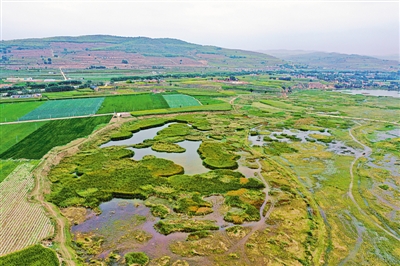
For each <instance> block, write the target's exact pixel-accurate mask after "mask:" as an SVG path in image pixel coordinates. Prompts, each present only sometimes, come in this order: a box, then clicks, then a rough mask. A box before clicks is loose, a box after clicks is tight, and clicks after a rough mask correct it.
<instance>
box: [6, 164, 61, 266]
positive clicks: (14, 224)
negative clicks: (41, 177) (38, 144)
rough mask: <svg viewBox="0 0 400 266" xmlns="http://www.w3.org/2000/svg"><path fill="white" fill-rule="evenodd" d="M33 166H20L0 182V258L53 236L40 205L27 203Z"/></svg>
mask: <svg viewBox="0 0 400 266" xmlns="http://www.w3.org/2000/svg"><path fill="white" fill-rule="evenodd" d="M35 165H36V163H34V162H25V163H21V164H20V165H19V166H17V167H16V168H15V169H14V171H13V172H12V173H11V174H9V175H8V177H7V178H6V179H5V180H4V181H3V182H1V183H0V191H1V193H2V196H1V197H0V206H1V216H0V224H1V226H0V239H2V244H1V246H0V256H2V255H5V254H8V253H11V252H15V251H18V250H21V249H23V248H25V247H29V246H31V245H33V244H37V243H39V242H40V241H41V240H42V239H44V238H47V237H49V236H51V235H52V234H53V231H54V228H53V225H52V224H51V222H50V219H49V218H48V217H47V216H46V214H45V212H44V210H43V208H42V206H41V205H39V204H38V203H33V202H29V201H28V193H29V191H30V190H32V188H33V186H34V180H35V179H34V178H33V177H32V173H31V171H32V169H33V168H34V167H35ZM0 262H1V260H0Z"/></svg>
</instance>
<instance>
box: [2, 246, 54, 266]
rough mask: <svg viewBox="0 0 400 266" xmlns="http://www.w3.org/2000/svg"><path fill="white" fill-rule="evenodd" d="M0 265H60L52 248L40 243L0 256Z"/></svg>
mask: <svg viewBox="0 0 400 266" xmlns="http://www.w3.org/2000/svg"><path fill="white" fill-rule="evenodd" d="M0 265H7V266H21V265H38V266H39V265H46V266H57V265H60V262H59V261H58V258H57V254H56V253H55V252H54V250H51V249H49V248H45V247H43V246H41V245H34V246H31V247H28V248H26V249H23V250H21V251H18V252H15V253H11V254H9V255H7V256H3V257H0Z"/></svg>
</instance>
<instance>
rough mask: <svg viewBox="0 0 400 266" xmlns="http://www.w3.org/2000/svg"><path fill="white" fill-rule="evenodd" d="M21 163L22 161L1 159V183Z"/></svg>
mask: <svg viewBox="0 0 400 266" xmlns="http://www.w3.org/2000/svg"><path fill="white" fill-rule="evenodd" d="M20 164H21V162H20V161H14V160H0V183H1V182H2V181H3V180H4V179H5V178H6V177H7V176H8V175H9V174H10V173H11V172H12V171H14V169H15V168H16V167H17V166H18V165H20Z"/></svg>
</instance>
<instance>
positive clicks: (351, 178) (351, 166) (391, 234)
mask: <svg viewBox="0 0 400 266" xmlns="http://www.w3.org/2000/svg"><path fill="white" fill-rule="evenodd" d="M357 124H358V125H359V126H358V127H361V126H362V125H361V124H359V123H357ZM358 127H355V128H351V129H349V135H350V137H351V138H352V139H353V140H354V141H355V142H357V143H358V144H360V145H361V146H362V147H363V148H364V151H363V153H362V154H361V155H356V157H355V158H354V160H353V161H352V162H351V164H350V169H349V171H350V185H349V191H348V192H347V195H348V196H349V198H350V199H351V201H352V202H353V204H354V206H355V207H356V208H357V209H358V211H359V212H360V213H361V214H362V215H363V216H365V218H366V219H367V220H370V221H372V223H373V224H374V225H375V226H376V227H378V228H379V229H381V230H382V231H384V232H385V233H386V234H388V235H390V236H391V237H393V238H395V239H396V240H397V241H400V238H399V237H398V236H396V235H394V234H393V233H391V232H389V231H388V230H386V229H385V228H383V227H382V226H381V225H379V224H378V223H377V222H375V221H374V220H371V215H369V214H367V213H366V212H365V211H364V210H363V209H362V208H361V207H360V205H358V203H357V201H356V200H355V199H354V196H353V184H354V165H355V164H356V162H357V161H358V159H360V158H361V157H368V156H369V155H370V154H371V153H372V149H371V148H370V147H368V146H366V145H365V144H363V143H361V142H360V141H359V140H358V139H356V137H354V135H353V133H352V130H354V129H356V128H358Z"/></svg>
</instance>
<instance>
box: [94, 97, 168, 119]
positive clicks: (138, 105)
mask: <svg viewBox="0 0 400 266" xmlns="http://www.w3.org/2000/svg"><path fill="white" fill-rule="evenodd" d="M168 107H169V105H168V103H167V102H166V101H165V99H164V98H163V96H162V95H160V94H137V95H120V96H110V97H106V98H105V100H104V102H103V104H102V105H101V107H100V109H99V111H98V113H99V114H106V113H114V112H132V111H141V110H153V109H160V108H168Z"/></svg>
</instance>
